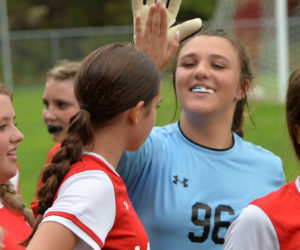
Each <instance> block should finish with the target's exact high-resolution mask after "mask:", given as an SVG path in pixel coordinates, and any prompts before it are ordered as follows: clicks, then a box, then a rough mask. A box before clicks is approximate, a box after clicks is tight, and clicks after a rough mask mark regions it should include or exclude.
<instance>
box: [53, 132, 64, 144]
mask: <svg viewBox="0 0 300 250" xmlns="http://www.w3.org/2000/svg"><path fill="white" fill-rule="evenodd" d="M52 139H53V141H54V142H56V143H59V142H62V141H63V136H62V135H61V134H52Z"/></svg>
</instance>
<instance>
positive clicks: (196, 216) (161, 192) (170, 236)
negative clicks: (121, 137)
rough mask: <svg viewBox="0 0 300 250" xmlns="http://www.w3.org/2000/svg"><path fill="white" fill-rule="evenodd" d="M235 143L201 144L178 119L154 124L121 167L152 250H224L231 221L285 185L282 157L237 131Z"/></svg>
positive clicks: (126, 157)
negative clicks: (224, 146)
mask: <svg viewBox="0 0 300 250" xmlns="http://www.w3.org/2000/svg"><path fill="white" fill-rule="evenodd" d="M233 137H234V145H233V147H231V148H229V149H227V150H214V149H209V148H206V147H202V146H200V145H197V144H195V143H193V142H191V141H190V140H188V139H187V138H186V137H185V136H184V135H183V134H182V132H181V130H180V128H179V123H173V124H170V125H168V126H165V127H156V128H154V129H153V130H152V132H151V134H150V136H149V138H148V139H147V141H146V142H145V144H144V145H143V146H142V148H141V149H140V150H139V151H138V152H126V153H125V154H124V155H123V156H122V159H121V161H120V163H119V165H118V169H117V170H118V172H119V173H120V175H121V177H122V178H123V180H124V182H125V184H126V186H127V189H128V194H129V197H130V198H131V201H132V204H133V206H134V208H135V210H136V212H137V214H138V215H139V217H140V219H141V221H142V223H143V225H144V227H145V229H146V231H147V234H148V237H149V240H150V248H151V250H189V249H197V250H199V249H206V250H209V249H222V247H223V246H222V245H223V243H224V237H225V233H226V230H227V228H228V227H229V225H230V223H231V222H232V221H233V220H234V219H235V218H236V217H237V216H238V215H239V214H240V212H241V210H242V208H244V207H246V206H247V205H248V203H249V202H251V201H252V200H253V199H255V198H258V197H261V196H264V195H266V194H268V193H269V192H271V191H274V190H277V189H279V188H280V187H281V186H282V185H283V184H285V177H284V173H283V169H282V163H281V160H280V158H279V157H277V156H275V155H274V154H273V153H271V152H269V151H267V150H265V149H263V148H262V147H259V146H256V145H253V144H252V143H249V142H246V141H244V140H243V139H242V138H240V137H239V136H238V135H236V134H233Z"/></svg>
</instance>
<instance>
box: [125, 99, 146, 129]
mask: <svg viewBox="0 0 300 250" xmlns="http://www.w3.org/2000/svg"><path fill="white" fill-rule="evenodd" d="M143 107H144V101H139V102H138V103H137V104H136V105H135V106H134V107H132V108H130V109H129V110H128V112H129V113H128V120H129V122H130V123H131V124H132V125H136V124H137V123H138V121H139V119H140V117H141V114H142V108H143Z"/></svg>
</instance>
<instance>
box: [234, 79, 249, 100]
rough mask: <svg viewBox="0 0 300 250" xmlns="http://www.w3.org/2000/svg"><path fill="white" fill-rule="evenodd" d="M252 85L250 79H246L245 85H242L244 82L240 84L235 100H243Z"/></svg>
mask: <svg viewBox="0 0 300 250" xmlns="http://www.w3.org/2000/svg"><path fill="white" fill-rule="evenodd" d="M250 85H251V83H250V81H249V79H246V80H245V85H244V87H243V86H242V84H241V85H240V86H239V89H238V90H237V93H236V96H235V100H237V101H239V100H242V99H243V98H244V97H245V95H246V94H247V93H248V92H249V90H250Z"/></svg>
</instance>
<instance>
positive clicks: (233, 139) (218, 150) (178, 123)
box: [177, 121, 235, 152]
mask: <svg viewBox="0 0 300 250" xmlns="http://www.w3.org/2000/svg"><path fill="white" fill-rule="evenodd" d="M177 125H178V129H179V131H180V133H181V134H182V135H183V137H184V138H185V139H187V140H188V141H189V142H191V143H193V144H194V145H197V146H199V147H202V148H205V149H208V150H212V151H216V152H226V151H229V150H231V149H232V148H233V147H234V145H235V138H234V135H233V134H232V142H233V143H232V146H230V147H228V148H224V149H217V148H210V147H206V146H204V145H201V144H199V143H196V142H194V141H193V140H191V139H190V138H188V137H187V136H186V135H185V134H184V133H183V131H182V130H181V127H180V121H178V122H177Z"/></svg>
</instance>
